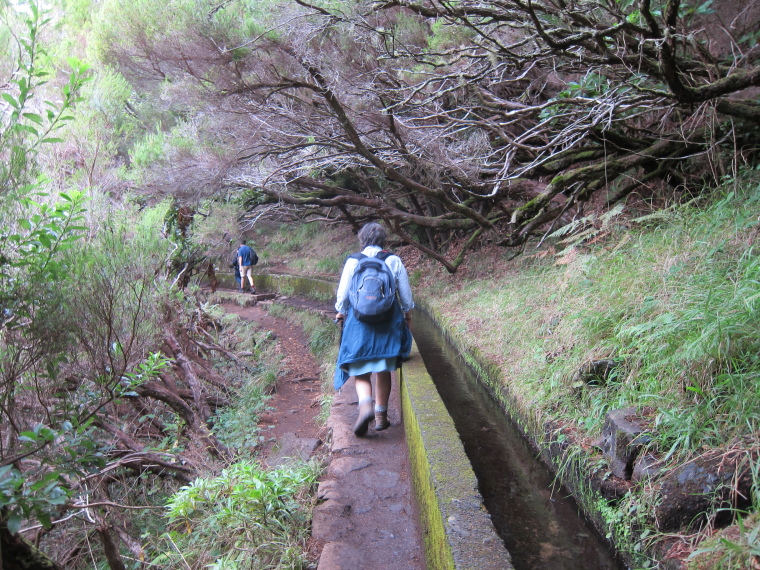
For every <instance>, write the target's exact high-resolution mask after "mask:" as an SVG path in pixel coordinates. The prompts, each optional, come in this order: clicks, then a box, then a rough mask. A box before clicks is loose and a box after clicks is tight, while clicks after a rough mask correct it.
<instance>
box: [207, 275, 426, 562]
mask: <svg viewBox="0 0 760 570" xmlns="http://www.w3.org/2000/svg"><path fill="white" fill-rule="evenodd" d="M218 292H219V293H223V294H224V293H228V292H229V293H232V291H231V290H230V291H225V290H223V289H221V290H219V291H218ZM260 293H261V292H260ZM277 302H278V303H285V304H288V305H291V306H297V307H300V308H308V309H312V310H319V311H324V312H325V313H326V314H331V313H332V312H333V308H332V307H331V306H330V305H329V304H327V303H319V302H315V301H312V300H309V299H304V298H298V297H289V298H278V299H277ZM223 307H224V308H225V310H227V311H228V312H231V313H235V314H237V315H238V316H240V317H241V318H243V319H249V320H251V321H254V322H256V323H257V324H258V326H259V327H261V328H262V329H265V330H269V331H271V332H272V333H273V335H274V336H275V337H276V339H277V342H278V346H279V350H281V351H282V353H283V362H282V366H283V368H284V369H285V373H284V374H283V375H282V376H281V377H280V378H279V379H278V381H277V383H276V385H275V389H274V392H273V393H272V397H271V399H270V400H269V402H268V407H269V409H268V411H267V412H266V413H265V414H262V415H261V416H260V418H259V428H260V430H261V433H262V436H263V442H262V447H261V449H260V452H259V457H260V460H261V461H262V463H263V464H265V465H266V466H267V467H270V468H273V467H277V466H279V465H282V464H285V463H287V461H288V460H289V457H297V458H300V459H306V458H309V457H315V456H316V457H318V458H320V459H321V460H323V461H324V462H325V465H326V468H325V472H324V475H323V476H322V477H321V479H320V485H319V490H318V492H317V497H318V503H317V505H316V506H315V509H314V521H313V527H312V538H311V540H310V541H309V558H310V560H311V561H312V563H313V564H314V566H313V567H315V568H316V567H317V564H318V568H319V570H341V569H342V568H351V569H354V570H362V569H364V568H366V569H369V568H376V567H377V566H383V567H385V568H386V569H388V570H420V569H422V568H424V561H423V558H424V556H423V548H422V541H421V538H420V530H419V523H418V512H417V505H416V502H415V499H414V494H413V492H412V486H411V477H410V467H409V456H408V449H407V446H406V440H405V436H404V431H403V424H402V423H401V411H400V402H399V398H398V385H397V383H396V380H395V379H394V390H393V394H392V398H391V405H390V407H389V417H390V419H391V424H392V425H391V427H390V428H389V429H388V430H385V431H382V432H376V431H375V430H374V429H373V427H372V424H370V430H369V433H368V434H367V436H366V437H364V438H357V437H356V436H355V435H354V434H353V432H352V424H353V420H354V418H355V415H356V410H357V401H356V394H355V391H354V389H353V385H352V383H350V384H348V385H346V387H345V388H344V389H343V390H341V392H339V393H338V394H336V395H335V397H334V400H333V404H332V407H331V411H330V418H329V419H328V421H327V424H326V425H323V424H321V422H320V419H319V416H320V411H321V400H322V398H321V396H322V387H321V381H320V366H319V363H318V362H317V361H316V359H315V358H314V357H313V355H312V354H311V352H310V351H309V346H308V340H307V335H306V334H305V333H304V331H303V329H302V328H301V327H299V326H297V325H294V324H292V323H290V322H288V321H287V320H285V319H281V318H275V317H273V316H271V315H270V314H269V313H268V312H267V311H266V309H265V308H264V307H262V306H261V305H260V304H256V305H254V306H249V307H241V306H239V305H237V304H233V303H225V304H224V305H223Z"/></svg>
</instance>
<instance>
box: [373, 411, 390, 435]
mask: <svg viewBox="0 0 760 570" xmlns="http://www.w3.org/2000/svg"><path fill="white" fill-rule="evenodd" d="M390 425H391V422H389V421H388V412H375V431H383V430H384V429H388V426H390Z"/></svg>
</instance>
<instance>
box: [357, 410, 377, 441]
mask: <svg viewBox="0 0 760 570" xmlns="http://www.w3.org/2000/svg"><path fill="white" fill-rule="evenodd" d="M374 417H375V412H374V409H373V406H372V402H365V403H363V404H359V415H358V416H357V418H356V423H355V424H354V434H356V435H357V436H358V437H362V436H363V435H365V434H366V433H367V428H368V427H369V422H371V421H372V420H373V419H374Z"/></svg>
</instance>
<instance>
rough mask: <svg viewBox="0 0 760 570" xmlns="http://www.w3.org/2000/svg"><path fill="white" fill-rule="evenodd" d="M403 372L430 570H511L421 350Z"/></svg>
mask: <svg viewBox="0 0 760 570" xmlns="http://www.w3.org/2000/svg"><path fill="white" fill-rule="evenodd" d="M412 354H413V355H414V356H413V357H412V359H411V360H409V361H408V362H406V363H405V364H404V368H403V370H402V371H401V374H400V378H401V381H400V385H401V407H402V411H403V415H404V430H405V432H406V439H407V443H408V446H409V455H410V463H411V468H412V479H413V481H414V487H415V492H416V494H417V500H418V503H419V506H420V518H421V521H420V524H421V527H422V532H423V538H424V542H425V556H426V562H427V566H428V568H430V569H431V570H439V569H440V570H449V569H452V570H469V569H473V570H487V569H499V570H510V569H511V568H512V562H511V558H510V556H509V553H508V552H507V550H506V549H505V548H504V543H503V542H502V541H501V539H500V538H499V536H498V535H497V534H496V530H495V529H494V527H493V523H492V522H491V518H490V516H489V515H488V513H487V512H486V510H485V508H484V506H483V499H482V497H481V496H480V493H479V492H478V482H477V479H476V478H475V473H474V472H473V471H472V467H471V466H470V462H469V460H468V459H467V456H466V455H465V452H464V447H463V446H462V442H461V441H460V439H459V435H458V434H457V431H456V428H455V427H454V422H453V420H452V419H451V417H450V416H449V414H448V412H447V411H446V407H445V405H444V404H443V402H442V401H441V399H440V397H439V396H438V391H437V390H436V388H435V384H434V383H433V380H432V378H431V377H430V375H429V374H428V373H427V370H426V369H425V366H424V364H423V362H422V358H421V357H420V355H419V352H418V350H417V347H416V346H415V347H414V349H413V353H412Z"/></svg>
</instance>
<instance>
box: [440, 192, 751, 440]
mask: <svg viewBox="0 0 760 570" xmlns="http://www.w3.org/2000/svg"><path fill="white" fill-rule="evenodd" d="M757 211H760V192H757V189H756V187H752V186H750V187H748V188H747V189H746V190H745V191H744V192H743V193H742V194H741V195H739V194H735V193H733V192H729V193H727V194H726V195H725V196H723V197H722V198H721V199H718V200H717V201H716V202H715V203H714V204H712V205H711V206H710V207H708V208H706V209H696V208H694V207H687V208H684V209H682V210H679V211H677V212H675V213H674V214H673V215H672V216H671V218H670V219H669V220H668V221H667V222H666V223H661V224H660V225H659V226H658V227H655V228H653V229H652V228H649V227H635V226H634V228H633V229H629V230H622V231H621V232H620V233H618V234H617V236H616V237H615V239H616V240H617V242H616V243H615V242H610V243H609V244H608V247H607V248H596V249H593V250H592V249H589V250H586V251H578V252H577V253H576V254H575V255H574V256H573V257H572V258H571V259H569V260H564V261H565V263H563V264H562V265H555V264H554V263H553V261H554V260H549V259H548V258H547V259H544V260H542V261H535V262H530V263H528V264H526V265H527V267H524V268H523V270H522V271H520V273H519V274H516V275H510V276H509V277H508V280H504V281H495V280H491V279H481V280H473V281H469V282H467V283H465V284H464V285H463V289H462V290H454V291H452V290H449V291H448V292H446V291H436V292H435V293H436V294H434V295H431V296H430V297H429V298H430V300H431V302H432V303H433V304H434V305H435V306H436V309H437V310H438V311H439V312H440V313H441V314H442V315H443V316H444V318H445V319H447V321H448V324H449V325H450V327H451V328H452V329H453V330H455V331H458V332H459V335H460V336H462V337H464V338H465V339H466V338H467V337H469V336H470V335H471V334H472V333H473V332H474V331H477V332H478V334H477V345H478V346H479V347H480V348H481V350H482V351H484V353H485V354H486V356H487V357H489V358H490V359H492V360H495V361H497V362H501V363H503V365H504V366H503V369H504V373H505V377H504V383H505V385H508V386H509V390H510V392H511V393H513V394H516V395H517V396H518V397H519V398H521V399H522V400H523V401H524V402H525V403H526V404H528V403H530V405H531V406H535V405H537V406H538V410H539V411H540V413H541V414H542V415H543V416H544V417H545V419H547V420H548V419H562V420H565V421H568V422H571V423H574V424H577V425H579V426H581V427H582V428H583V429H584V430H585V431H586V432H587V433H588V435H589V436H593V435H595V434H596V433H597V432H598V430H599V428H600V424H601V422H602V421H603V418H604V412H605V411H607V410H608V409H610V408H617V407H622V406H629V405H637V406H644V405H649V406H653V407H655V408H656V409H657V410H658V414H657V431H656V434H655V435H656V438H657V440H658V443H659V445H660V449H661V450H662V451H664V452H667V453H672V454H688V453H690V452H694V451H695V450H698V449H699V448H700V447H701V446H703V445H709V446H717V445H720V444H722V443H724V442H726V441H729V440H732V439H734V438H736V437H739V436H742V435H747V434H754V433H756V432H757V429H758V427H759V426H760V416H759V413H760V412H758V410H760V356H759V355H760V335H758V332H757V331H758V330H760V258H758V255H757V254H758V251H757V249H756V248H755V247H754V246H753V244H752V241H753V240H752V235H753V232H755V231H756V229H757V227H758V225H757V224H758V222H757ZM471 342H472V341H471ZM473 344H474V343H473ZM601 358H616V359H620V360H621V361H623V362H624V365H623V366H622V367H621V368H620V369H619V371H618V373H617V376H616V377H614V378H612V379H611V381H609V382H607V384H606V385H605V386H602V387H600V388H589V389H587V390H584V391H583V392H582V394H581V395H580V396H578V395H577V394H576V391H574V390H573V387H572V385H571V384H572V379H573V376H574V373H575V371H576V370H578V368H579V367H580V366H581V365H582V364H583V363H584V362H588V361H592V360H597V359H601Z"/></svg>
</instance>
